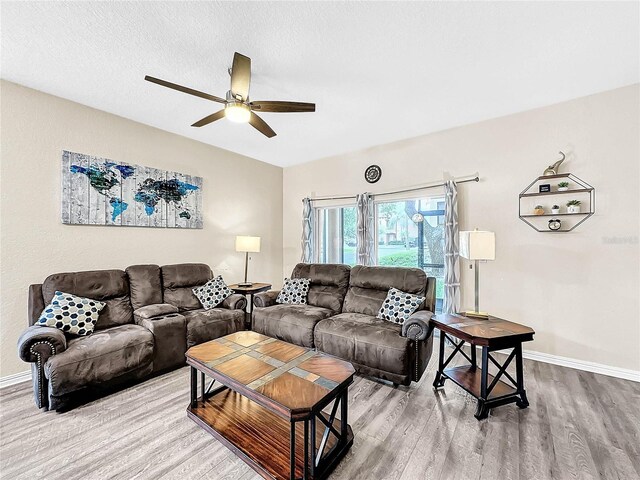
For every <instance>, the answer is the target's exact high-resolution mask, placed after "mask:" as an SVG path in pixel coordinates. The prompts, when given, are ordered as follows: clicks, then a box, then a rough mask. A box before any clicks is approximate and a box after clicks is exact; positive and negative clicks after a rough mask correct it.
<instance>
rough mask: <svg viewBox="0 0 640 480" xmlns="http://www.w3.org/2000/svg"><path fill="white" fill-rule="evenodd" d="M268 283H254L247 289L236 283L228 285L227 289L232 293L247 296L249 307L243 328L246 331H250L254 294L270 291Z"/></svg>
mask: <svg viewBox="0 0 640 480" xmlns="http://www.w3.org/2000/svg"><path fill="white" fill-rule="evenodd" d="M271 286H272V285H271V284H270V283H257V282H254V283H252V284H251V286H249V287H241V286H240V285H238V284H237V283H234V284H233V285H229V288H230V289H231V290H233V291H234V293H239V294H241V295H245V296H247V295H248V296H249V302H248V303H249V305H248V308H247V311H246V312H245V316H244V326H245V328H246V329H247V330H251V315H252V314H253V296H254V295H255V294H256V293H260V292H266V291H267V290H269V289H271ZM247 315H248V316H249V320H248V321H247Z"/></svg>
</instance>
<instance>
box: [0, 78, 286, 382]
mask: <svg viewBox="0 0 640 480" xmlns="http://www.w3.org/2000/svg"><path fill="white" fill-rule="evenodd" d="M0 93H1V106H2V110H1V113H2V117H1V120H2V124H1V149H2V151H1V153H2V157H1V159H2V163H1V176H2V178H1V190H2V192H1V193H2V195H1V198H2V203H1V217H2V218H1V246H0V247H1V249H0V263H1V265H0V268H1V270H0V282H1V296H0V304H1V307H0V308H1V310H0V315H1V316H0V337H1V341H0V352H1V357H0V365H1V368H0V377H4V376H7V375H11V374H14V373H17V372H21V371H24V370H27V369H28V365H27V364H25V363H23V362H22V361H20V360H19V359H18V357H17V353H16V341H17V339H18V336H19V335H20V333H21V331H22V330H23V329H24V328H25V326H26V325H27V286H28V285H29V284H30V283H38V282H41V281H42V280H44V278H45V277H46V276H47V275H49V274H51V273H55V272H61V271H74V270H88V269H102V268H125V267H127V266H128V265H131V264H136V263H157V264H168V263H178V262H205V263H208V264H209V265H211V266H212V267H213V269H214V271H215V272H217V273H221V274H223V275H224V278H225V280H227V281H228V282H229V283H231V282H235V281H239V280H241V276H242V274H243V261H244V257H243V254H241V253H236V252H235V251H234V236H235V235H236V234H245V235H246V234H250V235H259V236H261V237H262V251H261V253H258V254H254V255H253V260H252V261H251V265H250V276H251V278H254V279H256V280H261V281H274V282H276V283H277V282H279V281H280V279H281V278H282V169H281V168H279V167H275V166H271V165H268V164H266V163H262V162H259V161H256V160H253V159H251V158H248V157H244V156H242V155H237V154H234V153H231V152H228V151H226V150H221V149H218V148H215V147H211V146H209V145H205V144H203V143H199V142H196V141H193V140H189V139H187V138H184V137H180V136H177V135H174V134H171V133H167V132H164V131H162V130H158V129H155V128H151V127H148V126H145V125H142V124H139V123H136V122H132V121H130V120H126V119H124V118H121V117H118V116H115V115H111V114H109V113H106V112H102V111H98V110H94V109H91V108H88V107H85V106H82V105H79V104H77V103H73V102H70V101H68V100H64V99H61V98H57V97H53V96H50V95H47V94H44V93H41V92H38V91H35V90H31V89H28V88H24V87H21V86H18V85H16V84H13V83H8V82H5V81H2V83H1V91H0ZM63 149H68V150H72V151H76V152H81V153H87V154H92V155H97V156H101V157H106V158H110V159H113V160H119V161H126V162H130V163H135V164H141V165H146V166H150V167H156V168H161V169H168V170H174V171H178V172H184V173H189V174H192V175H198V176H201V177H203V178H204V185H203V205H204V209H205V213H204V225H205V226H204V229H202V230H176V229H164V228H139V227H105V226H71V225H63V224H62V223H61V221H60V181H61V180H60V162H61V153H62V150H63Z"/></svg>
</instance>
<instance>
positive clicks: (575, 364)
mask: <svg viewBox="0 0 640 480" xmlns="http://www.w3.org/2000/svg"><path fill="white" fill-rule="evenodd" d="M522 356H523V357H524V358H528V359H529V360H536V361H538V362H544V363H551V364H553V365H559V366H561V367H568V368H575V369H576V370H584V371H585V372H593V373H599V374H601V375H608V376H610V377H616V378H622V379H624V380H631V381H633V382H640V371H637V370H630V369H628V368H620V367H610V366H609V365H603V364H601V363H594V362H587V361H586V360H576V359H574V358H567V357H561V356H559V355H551V354H549V353H541V352H532V351H530V350H523V352H522Z"/></svg>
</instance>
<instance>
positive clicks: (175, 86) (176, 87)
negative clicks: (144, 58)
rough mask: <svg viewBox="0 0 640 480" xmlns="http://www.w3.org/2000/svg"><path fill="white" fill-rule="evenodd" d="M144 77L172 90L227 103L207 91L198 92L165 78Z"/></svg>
mask: <svg viewBox="0 0 640 480" xmlns="http://www.w3.org/2000/svg"><path fill="white" fill-rule="evenodd" d="M144 79H145V80H146V81H147V82H151V83H156V84H158V85H162V86H163V87H167V88H173V89H174V90H178V91H180V92H184V93H188V94H189V95H195V96H196V97H200V98H205V99H207V100H211V101H212V102H218V103H227V101H226V100H225V99H223V98H220V97H216V96H214V95H209V94H208V93H204V92H200V91H198V90H194V89H193V88H189V87H183V86H182V85H178V84H176V83H171V82H167V81H166V80H160V79H159V78H155V77H150V76H149V75H146V76H145V77H144Z"/></svg>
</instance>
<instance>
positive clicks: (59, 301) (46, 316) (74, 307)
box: [38, 292, 105, 335]
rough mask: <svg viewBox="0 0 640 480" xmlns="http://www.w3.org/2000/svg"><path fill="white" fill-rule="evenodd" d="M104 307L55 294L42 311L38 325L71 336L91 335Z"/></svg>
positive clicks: (65, 295)
mask: <svg viewBox="0 0 640 480" xmlns="http://www.w3.org/2000/svg"><path fill="white" fill-rule="evenodd" d="M104 306H105V304H104V303H103V302H99V301H98V300H93V299H91V298H84V297H78V296H77V295H72V294H70V293H63V292H56V293H55V295H54V296H53V299H52V300H51V303H50V304H49V305H47V306H46V307H45V308H44V310H43V311H42V315H41V316H40V318H39V319H38V325H43V326H45V327H54V328H57V329H58V330H62V331H63V332H66V333H70V334H72V335H91V333H93V329H94V328H95V325H96V322H97V321H98V316H99V315H100V310H102V309H103V308H104Z"/></svg>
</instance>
